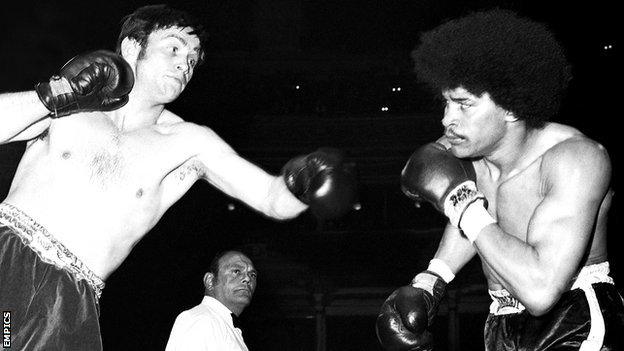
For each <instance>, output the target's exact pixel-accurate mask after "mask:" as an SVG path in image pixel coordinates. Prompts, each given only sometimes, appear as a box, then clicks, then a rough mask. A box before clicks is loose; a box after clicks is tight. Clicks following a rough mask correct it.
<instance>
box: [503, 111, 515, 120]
mask: <svg viewBox="0 0 624 351" xmlns="http://www.w3.org/2000/svg"><path fill="white" fill-rule="evenodd" d="M517 120H518V117H516V115H515V114H514V113H513V112H511V111H508V110H505V121H507V122H515V121H517Z"/></svg>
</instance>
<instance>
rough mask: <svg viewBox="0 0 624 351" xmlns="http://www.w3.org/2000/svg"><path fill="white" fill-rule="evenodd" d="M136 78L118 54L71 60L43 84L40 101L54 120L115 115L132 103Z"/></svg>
mask: <svg viewBox="0 0 624 351" xmlns="http://www.w3.org/2000/svg"><path fill="white" fill-rule="evenodd" d="M133 85H134V74H133V73H132V68H131V67H130V65H129V64H128V63H127V62H126V60H125V59H124V58H123V57H121V56H120V55H117V54H115V53H114V52H110V51H106V50H99V51H93V52H90V53H86V54H83V55H78V56H75V57H74V58H72V59H71V60H69V61H68V62H67V63H66V64H65V65H64V66H63V67H62V68H61V70H60V72H59V74H58V75H54V76H52V78H50V80H49V81H48V82H44V83H39V84H37V85H36V86H35V90H36V91H37V94H38V95H39V100H41V102H42V103H43V104H44V105H45V107H46V108H47V109H48V110H50V115H51V117H52V118H57V117H63V116H67V115H70V114H72V113H76V112H87V111H111V110H115V109H118V108H120V107H121V106H123V105H125V104H126V103H127V102H128V93H130V91H131V90H132V86H133Z"/></svg>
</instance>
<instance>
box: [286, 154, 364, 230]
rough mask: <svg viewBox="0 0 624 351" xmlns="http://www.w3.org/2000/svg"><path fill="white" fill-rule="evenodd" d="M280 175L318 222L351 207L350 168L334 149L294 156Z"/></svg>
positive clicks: (352, 181) (352, 179)
mask: <svg viewBox="0 0 624 351" xmlns="http://www.w3.org/2000/svg"><path fill="white" fill-rule="evenodd" d="M282 176H283V177H284V181H285V183H286V186H287V187H288V190H290V192H291V193H293V195H295V196H296V197H297V198H298V199H299V200H300V201H301V202H303V203H305V204H307V205H308V206H309V208H310V210H311V211H312V213H313V214H314V215H316V216H317V217H319V218H321V219H332V218H337V217H340V216H342V215H344V214H345V213H346V212H347V211H349V210H350V209H351V208H353V204H354V202H355V198H356V180H355V174H354V169H353V167H352V166H351V165H349V164H347V163H345V160H344V155H343V153H342V152H341V151H339V150H337V149H333V148H321V149H318V150H317V151H315V152H313V153H311V154H309V155H304V156H298V157H295V158H293V159H292V160H290V161H288V163H286V165H284V167H283V168H282Z"/></svg>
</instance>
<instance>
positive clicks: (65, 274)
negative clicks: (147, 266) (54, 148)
mask: <svg viewBox="0 0 624 351" xmlns="http://www.w3.org/2000/svg"><path fill="white" fill-rule="evenodd" d="M103 288H104V282H103V281H102V280H101V279H100V278H98V277H97V276H96V275H95V274H93V272H91V271H90V270H89V269H88V268H87V267H86V266H85V265H84V264H83V263H82V262H81V261H80V260H79V259H78V258H77V257H76V256H74V255H73V254H72V253H71V252H70V251H69V250H67V248H65V247H64V246H63V245H62V244H61V243H60V242H58V241H57V240H56V239H54V237H53V236H52V235H50V233H49V232H48V231H47V230H46V229H45V228H44V227H42V226H41V225H39V224H38V223H37V222H35V221H34V220H33V219H32V218H30V217H29V216H28V215H26V214H25V213H24V212H22V211H20V210H19V209H17V208H16V207H14V206H12V205H9V204H6V203H2V204H0V311H1V312H0V313H2V317H3V320H4V324H5V329H4V330H3V340H2V344H0V349H4V348H6V349H9V348H10V349H12V350H101V349H102V338H101V334H100V324H99V320H98V319H99V305H98V298H99V296H100V294H101V292H102V289H103ZM7 322H8V323H7ZM7 324H8V329H6V325H7Z"/></svg>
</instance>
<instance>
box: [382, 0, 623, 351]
mask: <svg viewBox="0 0 624 351" xmlns="http://www.w3.org/2000/svg"><path fill="white" fill-rule="evenodd" d="M413 58H414V61H415V66H416V73H417V75H418V77H419V78H420V79H421V80H423V81H424V82H426V83H428V84H430V85H431V86H432V87H433V88H434V90H435V91H438V92H441V93H442V97H443V98H444V101H445V102H446V107H445V110H444V117H443V119H442V125H443V126H444V130H445V134H444V136H443V137H442V138H440V139H439V140H438V141H437V142H434V143H430V144H427V145H424V146H422V147H421V148H419V149H418V150H417V151H416V152H414V154H413V155H412V156H411V157H410V159H409V161H408V162H407V164H406V166H405V168H404V169H403V172H402V174H401V184H402V188H403V191H404V193H405V194H406V195H407V196H409V197H410V198H412V199H414V200H415V201H417V202H420V201H428V202H430V203H431V204H432V205H433V206H434V207H435V208H436V209H438V210H439V211H440V212H442V213H443V214H444V215H445V216H447V217H448V219H449V223H448V225H447V226H446V228H445V230H444V233H443V236H442V239H441V242H440V244H439V246H438V250H437V252H436V254H435V257H434V259H433V260H432V261H431V263H430V265H429V267H428V268H427V270H426V271H424V272H422V273H420V274H418V275H416V277H415V278H414V280H413V281H412V283H411V284H410V285H408V286H405V287H402V288H400V289H397V290H396V291H395V292H394V293H393V294H392V295H390V297H389V298H388V299H387V300H386V301H385V303H384V304H383V306H382V310H381V313H380V314H379V316H378V319H377V324H376V327H377V335H378V338H379V340H380V342H381V344H382V345H383V346H384V347H385V348H386V349H388V350H430V349H432V347H433V346H432V345H433V342H432V340H433V338H432V335H431V333H430V331H429V327H430V326H431V324H432V322H433V318H434V317H435V314H436V310H437V307H438V305H439V303H440V301H441V300H442V299H443V296H444V290H445V286H446V284H448V283H449V282H451V281H452V280H453V278H454V277H455V274H457V272H458V271H459V270H460V269H461V268H462V267H463V266H464V265H465V264H466V263H468V261H469V260H471V259H472V258H473V257H474V256H475V255H478V257H479V258H480V259H481V262H482V267H483V272H484V274H485V276H486V278H487V283H488V288H489V293H490V295H491V296H492V304H491V306H490V313H489V315H488V318H487V321H486V324H485V347H486V349H487V350H492V351H494V350H497V351H498V350H551V349H557V350H578V349H581V350H616V349H618V350H619V349H623V348H624V345H623V344H622V340H623V339H622V338H621V335H619V333H620V332H622V331H624V324H623V323H624V305H623V303H622V298H621V296H620V294H619V293H618V290H617V289H616V287H615V286H614V284H613V280H612V279H611V277H610V276H609V263H608V261H607V231H606V229H607V212H608V211H609V208H610V205H611V199H612V197H613V191H612V190H611V188H610V180H611V162H610V159H609V156H608V154H607V151H606V150H605V148H604V147H603V146H602V145H600V144H599V143H597V142H596V141H594V140H591V139H590V138H588V137H587V136H585V135H583V134H582V133H581V132H580V131H578V130H577V129H575V128H572V127H570V126H566V125H562V124H557V123H553V122H549V119H550V118H552V117H553V116H554V115H555V114H556V113H557V112H558V109H559V106H560V104H561V101H562V98H563V94H564V91H565V90H566V88H567V84H568V81H569V68H568V63H567V60H566V58H565V56H564V54H563V49H562V48H561V46H560V44H559V43H558V42H557V41H556V39H555V38H554V35H553V34H552V33H551V32H550V31H549V30H548V29H547V28H546V27H545V26H544V25H542V24H540V23H536V22H534V21H532V20H529V19H526V18H523V17H520V16H518V15H517V14H515V13H513V12H511V11H507V10H500V9H495V10H488V11H482V12H476V13H472V14H470V15H468V16H465V17H462V18H459V19H455V20H451V21H449V22H447V23H445V24H442V25H440V26H439V27H437V28H435V29H434V30H431V31H429V32H427V33H425V34H424V35H422V37H421V43H420V45H419V47H418V48H417V49H416V50H415V51H414V52H413Z"/></svg>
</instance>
